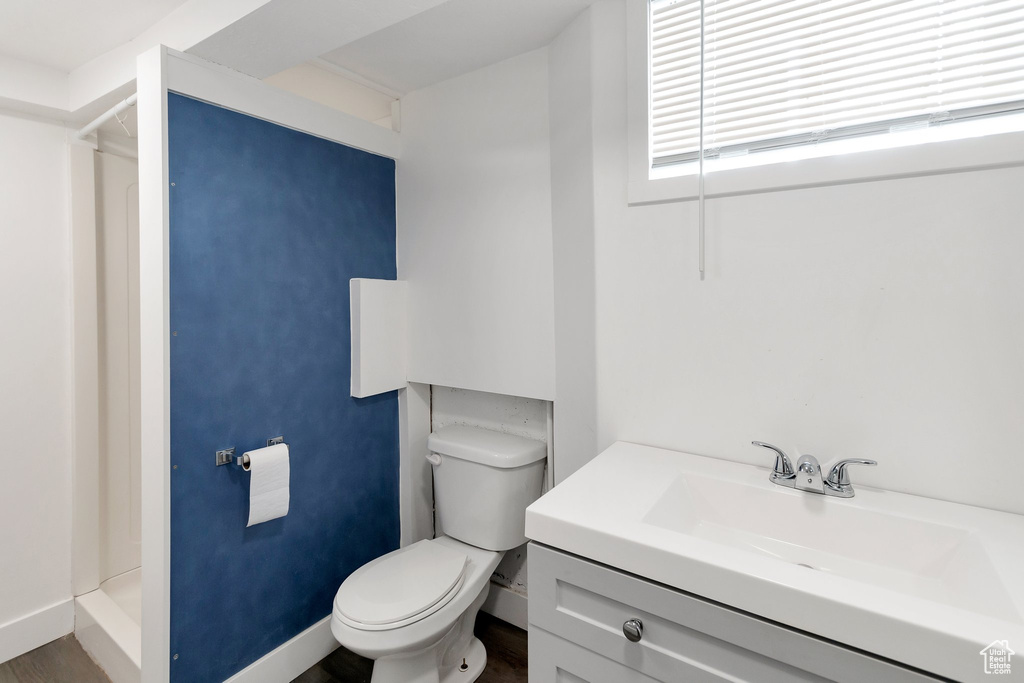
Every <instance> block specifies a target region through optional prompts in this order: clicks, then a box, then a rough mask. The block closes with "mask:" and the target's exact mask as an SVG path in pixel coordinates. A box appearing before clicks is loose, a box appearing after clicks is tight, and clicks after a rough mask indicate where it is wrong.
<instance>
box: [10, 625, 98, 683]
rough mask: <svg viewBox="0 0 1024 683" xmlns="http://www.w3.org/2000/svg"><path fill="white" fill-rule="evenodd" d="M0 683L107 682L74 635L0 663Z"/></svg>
mask: <svg viewBox="0 0 1024 683" xmlns="http://www.w3.org/2000/svg"><path fill="white" fill-rule="evenodd" d="M0 683H110V679H109V678H107V675H106V674H104V673H103V671H102V670H101V669H100V668H99V667H98V666H96V663H95V662H93V661H92V660H91V659H90V658H89V655H87V654H86V653H85V650H83V649H82V646H81V645H79V644H78V640H76V639H75V637H74V636H73V635H67V636H64V637H63V638H59V639H57V640H55V641H53V642H52V643H47V644H46V645H43V646H42V647H38V648H36V649H35V650H32V651H31V652H26V653H25V654H23V655H21V656H20V657H15V658H14V659H12V660H10V661H9V662H4V663H3V664H0Z"/></svg>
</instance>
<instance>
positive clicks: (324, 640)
mask: <svg viewBox="0 0 1024 683" xmlns="http://www.w3.org/2000/svg"><path fill="white" fill-rule="evenodd" d="M337 647H338V641H337V640H335V639H334V634H333V633H331V618H330V617H329V616H327V617H324V618H323V619H321V620H320V621H318V622H316V623H315V624H313V625H312V626H310V627H309V628H307V629H306V630H305V631H303V632H302V633H300V634H299V635H297V636H295V637H294V638H292V639H291V640H289V641H288V642H287V643H284V644H283V645H280V646H278V647H277V648H275V649H273V650H271V651H270V652H268V653H267V654H265V655H263V656H262V657H260V658H259V659H257V660H256V661H255V662H253V663H252V664H250V665H249V666H247V667H245V668H244V669H242V670H241V671H239V672H238V673H236V674H235V675H234V676H232V677H231V678H229V679H228V680H227V681H225V683H275V682H277V681H280V683H288V682H289V681H291V680H293V679H295V678H297V677H298V676H299V674H301V673H302V672H303V671H305V670H306V669H308V668H309V667H311V666H313V665H314V664H316V663H317V662H319V661H320V660H321V659H323V658H324V657H326V656H327V655H329V654H331V653H332V652H334V650H335V649H336V648H337Z"/></svg>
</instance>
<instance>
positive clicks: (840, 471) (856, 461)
mask: <svg viewBox="0 0 1024 683" xmlns="http://www.w3.org/2000/svg"><path fill="white" fill-rule="evenodd" d="M877 464H878V462H877V461H875V460H862V459H860V458H850V459H848V460H840V461H839V462H837V463H836V464H835V465H833V466H832V471H831V472H829V473H828V479H827V482H828V484H829V485H830V486H832V487H833V488H840V487H842V486H849V485H850V475H849V474H848V473H847V471H846V470H847V468H849V466H850V465H877Z"/></svg>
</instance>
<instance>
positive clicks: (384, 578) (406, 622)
mask: <svg viewBox="0 0 1024 683" xmlns="http://www.w3.org/2000/svg"><path fill="white" fill-rule="evenodd" d="M439 551H440V552H439ZM504 554H505V553H504V552H498V551H494V550H483V549H481V548H476V547H474V546H471V545H467V544H465V543H462V542H460V541H457V540H455V539H453V538H448V537H446V536H442V537H440V538H437V539H434V540H432V541H420V542H418V543H415V544H413V545H411V546H408V547H406V548H402V549H399V550H396V551H394V552H391V553H388V554H387V555H384V556H383V557H381V558H379V559H377V560H374V561H373V562H371V563H369V564H367V565H364V566H363V567H362V568H360V569H359V570H357V572H355V573H353V574H352V576H350V577H349V578H348V579H346V580H345V582H344V583H343V584H342V585H341V588H339V589H338V594H337V596H336V597H335V600H334V610H333V615H332V617H331V631H332V633H333V634H334V637H335V638H336V639H337V640H338V642H339V643H341V644H342V645H343V646H345V648H347V649H348V650H351V651H352V652H355V653H356V654H358V655H362V656H363V657H368V658H370V659H374V660H376V662H375V663H374V667H373V678H372V679H371V682H372V683H406V682H408V683H446V682H448V681H455V680H458V681H472V680H474V679H475V678H476V677H477V676H479V675H480V673H481V672H482V671H483V669H484V665H485V664H486V662H487V657H486V653H485V651H484V647H483V645H482V644H481V643H480V641H479V640H477V639H476V638H475V637H474V636H473V625H474V623H475V622H476V615H477V612H478V611H479V609H480V605H482V604H483V602H484V599H485V598H486V597H487V592H488V589H489V586H490V578H491V574H492V573H494V569H495V568H496V567H497V566H498V562H500V561H501V558H502V556H503V555H504ZM460 557H461V559H462V564H461V566H460V565H459V559H460ZM427 563H430V564H427ZM446 583H447V584H450V585H448V586H445V584H446ZM396 592H398V593H399V594H397V595H396ZM463 660H465V666H466V670H461V667H462V666H463Z"/></svg>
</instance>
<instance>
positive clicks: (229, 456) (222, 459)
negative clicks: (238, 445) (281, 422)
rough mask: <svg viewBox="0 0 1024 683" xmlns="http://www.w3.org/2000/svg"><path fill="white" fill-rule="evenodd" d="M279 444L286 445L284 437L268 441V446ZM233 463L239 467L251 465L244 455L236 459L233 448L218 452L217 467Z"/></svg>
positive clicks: (276, 437)
mask: <svg viewBox="0 0 1024 683" xmlns="http://www.w3.org/2000/svg"><path fill="white" fill-rule="evenodd" d="M279 443H284V437H283V436H275V437H274V438H272V439H267V445H268V446H276V445H277V444H279ZM232 461H234V464H236V465H238V466H239V467H245V466H246V465H248V464H249V456H248V455H246V454H244V453H243V454H242V455H240V456H238V457H237V458H236V457H235V449H234V447H233V446H232V447H231V448H223V449H221V450H219V451H217V467H220V466H221V465H230V464H232Z"/></svg>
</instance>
